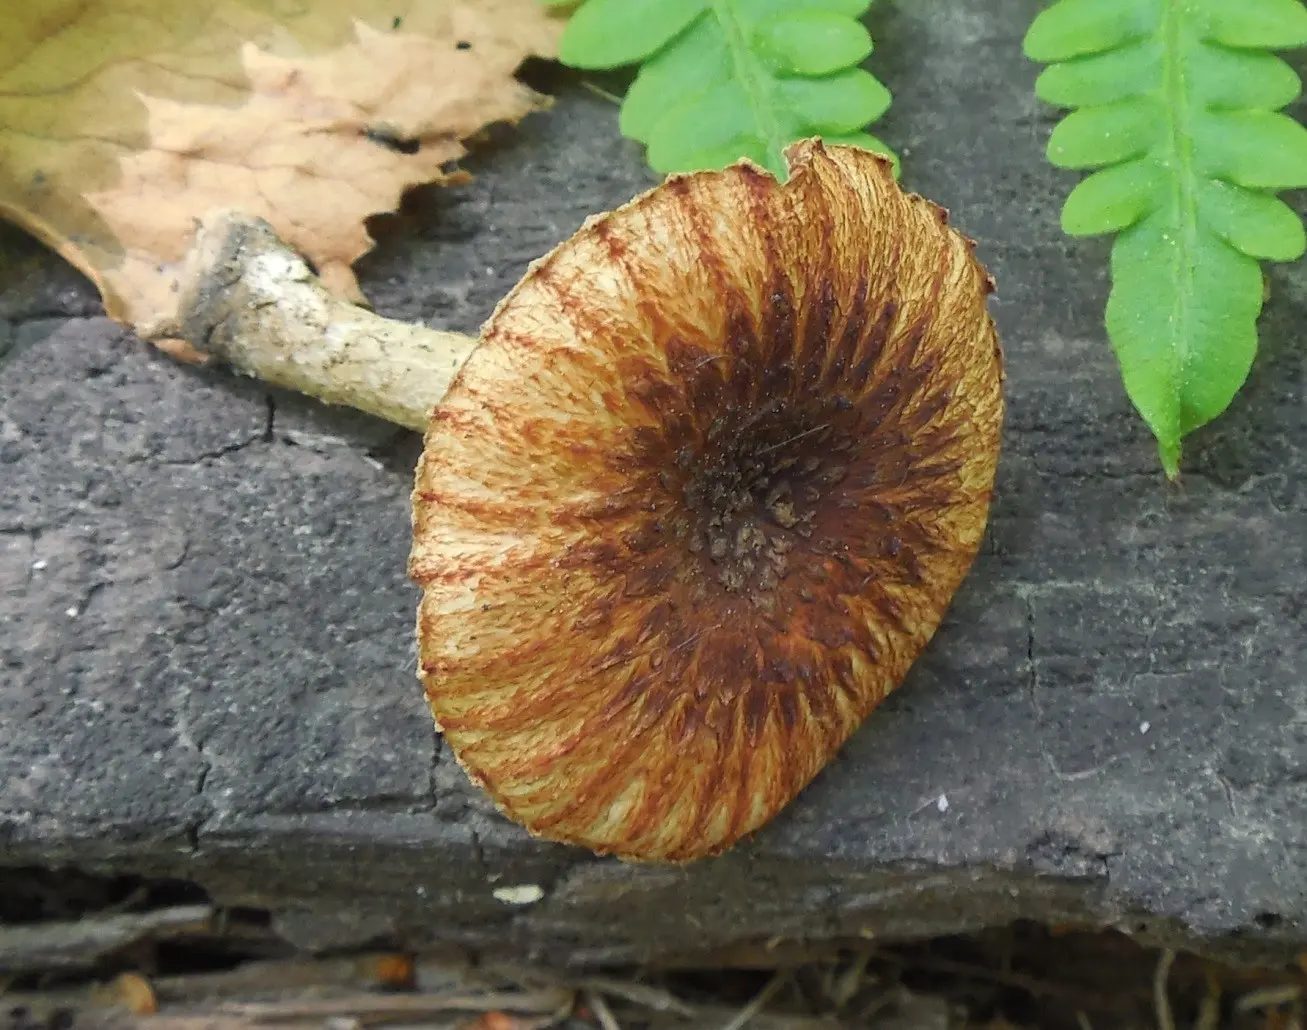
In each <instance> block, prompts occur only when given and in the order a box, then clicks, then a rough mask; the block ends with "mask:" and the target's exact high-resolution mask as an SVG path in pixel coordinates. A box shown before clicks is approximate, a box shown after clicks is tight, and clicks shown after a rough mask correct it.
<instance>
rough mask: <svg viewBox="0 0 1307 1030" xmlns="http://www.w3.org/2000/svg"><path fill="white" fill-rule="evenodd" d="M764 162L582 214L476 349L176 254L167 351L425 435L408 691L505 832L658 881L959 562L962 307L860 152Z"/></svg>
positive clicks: (726, 829) (786, 772)
mask: <svg viewBox="0 0 1307 1030" xmlns="http://www.w3.org/2000/svg"><path fill="white" fill-rule="evenodd" d="M786 157H787V160H788V162H789V165H790V174H789V177H788V178H787V179H786V181H785V182H784V183H781V182H778V181H777V180H776V179H775V178H773V177H772V176H770V175H769V174H768V173H767V172H765V171H763V170H761V169H760V168H758V167H757V166H755V165H754V164H752V163H750V162H748V161H741V162H739V163H737V164H735V165H732V166H730V167H728V168H726V169H725V170H723V171H711V172H697V173H693V174H684V175H673V176H671V177H669V178H668V179H667V180H666V181H665V182H663V183H662V184H661V185H659V186H657V187H656V188H654V189H652V190H650V191H649V192H647V193H644V194H642V195H641V196H639V197H637V198H635V199H634V200H632V201H631V202H630V203H628V204H626V205H624V206H622V207H620V208H618V209H617V210H614V211H612V212H609V213H606V214H603V215H599V216H596V217H594V218H591V219H590V220H588V221H587V222H586V223H585V224H584V225H583V226H582V227H581V229H580V230H579V231H578V232H577V233H576V234H575V235H574V236H572V237H571V238H570V239H569V240H567V241H566V242H564V243H562V244H561V245H560V246H558V247H557V248H556V249H554V250H553V251H552V252H551V253H549V254H548V255H546V256H545V257H543V258H541V259H540V260H538V261H536V262H535V263H533V264H532V265H531V266H530V268H529V269H528V271H527V272H526V274H525V276H524V277H523V279H522V280H521V281H520V282H519V283H518V284H517V286H516V287H514V288H513V290H512V291H510V293H509V294H508V295H507V296H506V297H505V298H504V299H503V300H502V301H501V302H500V304H499V305H498V307H497V308H496V309H495V311H494V313H493V314H492V315H491V317H490V318H489V320H488V321H487V322H486V324H485V325H484V327H483V329H482V331H481V334H480V338H479V340H477V341H472V340H470V339H467V338H464V337H451V336H449V335H447V334H444V335H441V336H440V337H439V338H438V337H437V334H433V333H431V332H430V331H429V330H424V329H420V328H418V327H408V326H400V325H397V324H396V323H389V322H386V320H384V319H380V318H377V317H376V316H373V315H370V314H368V313H366V312H363V311H361V310H360V309H357V308H352V306H349V305H339V304H336V303H335V302H333V301H330V300H329V299H327V298H326V296H325V294H324V293H322V291H321V287H319V286H318V285H317V284H316V282H314V281H313V279H312V276H311V274H309V273H308V271H307V270H306V269H305V270H303V272H302V274H301V273H300V272H298V271H295V270H294V269H291V270H290V274H289V278H290V279H291V280H292V281H293V282H292V286H293V288H294V289H300V290H301V293H302V294H303V295H302V296H299V295H295V296H292V297H291V300H290V302H289V303H287V302H286V300H285V292H284V289H282V288H281V287H279V289H281V290H282V292H281V294H280V295H279V296H280V297H281V299H280V300H278V301H277V303H275V304H274V303H271V302H269V301H267V300H266V298H265V299H264V301H263V302H262V303H260V302H259V294H258V291H259V290H260V289H266V288H267V286H268V284H269V283H270V282H272V281H273V280H277V279H280V280H286V279H287V277H288V268H289V267H290V266H289V265H288V262H293V261H296V260H298V259H294V258H293V257H291V256H289V255H287V253H286V252H285V250H284V248H282V249H278V248H277V247H276V246H275V243H276V241H275V239H274V240H272V241H271V243H270V244H269V242H268V241H267V240H266V239H265V240H263V241H262V243H260V241H259V240H258V239H256V238H255V236H252V235H251V232H250V231H245V232H244V233H233V232H231V225H230V224H228V225H227V227H226V229H225V230H224V231H223V232H216V231H215V232H214V233H212V234H211V236H210V243H209V244H207V245H206V244H205V243H204V241H203V239H202V240H201V246H200V247H198V248H197V253H200V252H202V251H204V250H205V247H206V246H207V248H208V249H207V256H204V255H203V254H202V255H201V259H200V261H199V264H198V265H197V268H205V267H208V268H212V267H214V266H215V263H216V266H217V267H218V268H220V269H221V268H227V269H228V273H227V274H226V275H225V276H224V275H219V276H217V277H216V278H215V277H214V276H213V275H208V276H200V278H199V279H198V280H195V282H200V281H201V280H202V281H203V282H207V283H210V284H212V283H214V282H218V283H219V284H220V287H221V288H219V289H215V288H212V286H210V287H204V286H203V285H198V286H195V285H193V287H192V288H191V293H190V296H189V297H188V300H187V303H185V304H183V308H184V309H187V310H188V312H189V313H188V317H187V324H186V327H185V330H186V333H185V334H186V336H187V338H188V339H189V340H190V342H191V343H192V344H194V345H195V346H196V347H198V348H199V349H201V350H204V351H207V352H209V353H214V354H217V355H219V356H221V357H223V358H224V359H226V360H228V361H232V362H234V363H236V364H237V365H238V366H241V367H244V368H245V369H246V370H248V371H251V372H253V373H254V374H258V375H261V376H263V377H264V378H268V379H272V380H274V381H279V382H283V383H285V384H286V385H291V386H294V387H295V388H297V389H301V390H303V391H304V392H308V393H313V394H315V395H317V396H320V397H323V398H324V399H328V400H332V401H338V402H344V403H350V404H353V405H355V406H356V407H361V408H363V409H365V410H370V411H373V412H376V413H378V414H382V415H383V416H385V417H387V418H391V419H393V420H395V421H398V422H400V423H401V424H406V425H411V426H418V427H421V428H422V429H423V430H424V431H425V439H424V451H423V454H422V457H421V459H420V461H419V464H418V468H417V472H416V478H415V484H414V489H413V494H412V519H413V540H412V550H411V554H410V558H409V562H408V571H409V574H410V576H411V577H412V579H413V580H414V581H415V582H416V583H417V584H418V585H419V586H420V587H421V591H422V596H421V601H420V603H419V610H418V618H417V635H418V650H419V677H420V679H421V682H422V684H423V687H424V689H425V692H426V697H427V700H428V702H429V704H430V708H431V711H432V714H433V716H434V718H435V720H436V723H437V726H438V727H439V729H440V730H441V731H442V732H443V734H444V737H445V740H446V742H447V743H448V744H449V746H450V747H451V748H452V750H453V752H454V754H455V755H456V756H457V758H458V761H459V762H460V763H461V765H462V767H463V768H464V769H465V770H466V772H467V774H468V776H469V777H470V778H471V780H472V781H473V782H475V783H476V784H478V785H480V786H481V787H482V788H484V789H485V790H486V791H487V792H488V793H489V795H490V796H491V797H492V798H493V799H494V801H495V803H496V804H497V806H498V807H499V808H500V810H501V811H502V812H504V813H505V814H506V815H507V816H509V817H510V818H512V819H514V820H516V821H517V822H519V823H520V824H522V825H523V826H525V827H526V829H527V830H528V831H530V832H531V833H532V834H534V835H537V836H539V837H542V838H546V839H550V840H555V841H561V842H567V843H572V844H577V845H582V846H584V847H587V848H589V849H591V850H593V851H594V852H597V853H599V854H612V855H617V856H620V857H622V858H625V859H629V860H645V861H667V862H685V861H690V860H693V859H698V858H701V857H705V856H710V855H714V854H717V853H719V852H721V851H723V850H725V849H727V848H729V847H730V846H731V845H732V844H734V843H735V842H737V841H739V840H740V839H741V838H742V837H745V836H746V835H748V834H750V833H752V832H753V831H755V830H757V829H758V828H760V827H761V826H763V825H764V824H766V823H767V822H768V821H769V820H771V819H772V818H773V817H774V816H775V815H776V814H777V813H778V812H779V811H780V810H781V809H782V808H784V807H785V806H786V805H787V804H788V803H789V802H790V801H791V800H792V799H793V798H794V797H795V796H796V795H797V794H798V793H799V792H800V791H801V790H802V789H803V788H804V787H805V786H806V785H807V784H808V783H809V782H810V781H811V780H812V779H813V777H814V776H815V775H816V774H817V773H818V772H819V771H820V770H821V769H822V767H823V766H824V765H825V764H826V763H827V762H829V761H830V759H831V758H832V757H833V756H834V755H835V754H836V752H837V751H838V750H839V749H840V747H841V746H842V745H843V744H844V743H845V741H847V740H848V738H849V736H850V735H851V734H852V733H853V732H854V730H855V729H857V728H858V727H859V725H861V724H862V722H863V721H864V720H865V719H866V717H867V715H868V714H869V713H870V712H871V711H872V709H874V708H875V707H876V706H877V705H878V704H880V702H881V701H883V700H884V699H885V697H886V696H887V695H888V694H889V693H890V692H891V691H893V690H894V689H895V688H896V687H897V686H898V685H899V684H900V682H901V681H902V680H903V678H904V676H905V674H906V673H907V671H908V669H909V667H910V666H911V665H912V664H913V662H914V661H915V660H916V658H917V657H918V655H919V654H920V653H921V651H922V649H923V648H924V647H925V646H926V644H927V643H928V641H929V640H930V639H931V637H932V635H933V634H934V632H935V629H936V627H937V626H938V624H939V622H940V619H941V618H942V616H943V614H944V612H945V610H946V608H947V606H948V605H949V602H950V600H951V598H952V596H953V594H954V592H955V590H956V588H957V587H958V585H959V584H960V582H961V581H962V579H963V578H964V576H965V575H966V573H967V571H968V569H969V568H970V566H971V564H972V561H973V559H974V557H975V555H976V552H977V549H978V547H979V545H980V541H981V537H982V535H983V532H984V527H985V523H986V518H987V513H988V507H989V502H990V497H991V492H992V487H993V481H994V476H995V468H996V464H997V459H998V452H999V438H1000V429H1001V423H1002V419H1003V398H1002V360H1001V354H1000V348H999V343H998V339H997V335H996V332H995V328H994V325H993V322H992V320H991V318H990V316H989V314H988V312H987V310H986V297H987V295H988V294H989V293H990V292H991V291H992V289H993V281H992V279H990V277H989V276H988V275H987V274H986V272H985V270H984V269H983V268H982V267H981V265H980V264H979V262H978V261H977V260H976V258H975V256H974V253H973V251H974V244H973V243H972V241H970V240H968V239H967V238H966V237H964V236H962V235H960V234H959V233H958V232H956V231H955V230H953V229H952V228H950V227H949V226H948V224H947V215H946V213H945V212H944V211H943V210H942V209H941V208H939V207H937V206H935V205H934V204H932V203H930V202H929V201H927V200H925V199H923V198H921V197H918V196H916V195H912V194H907V193H905V192H903V191H902V190H901V189H900V188H899V186H898V184H897V183H896V182H895V180H894V177H893V175H892V173H891V171H890V165H889V163H888V162H887V161H885V160H884V159H883V158H881V157H879V156H877V155H874V154H871V153H869V152H866V151H863V150H859V149H857V148H853V147H845V146H823V145H822V143H821V142H820V141H818V140H805V141H802V142H800V143H797V144H795V145H793V146H792V147H791V148H790V149H789V150H788V152H787V154H786ZM255 235H257V234H255ZM265 244H266V245H267V246H268V247H269V248H270V249H265V250H264V251H260V249H259V248H260V246H263V245H265ZM242 247H243V248H244V252H243V253H241V248H242ZM278 255H279V256H278ZM278 261H280V263H281V264H280V265H277V262H278ZM274 266H275V267H274ZM300 267H301V268H302V263H300ZM233 270H235V271H233ZM260 277H262V279H261V278H260ZM261 284H262V285H261ZM284 286H285V283H284V282H283V283H282V287H284ZM314 291H316V292H314ZM292 293H293V290H292ZM224 297H225V300H224V299H223V298H224ZM250 304H253V305H254V306H253V307H249V306H248V305H250ZM260 319H263V320H264V321H265V322H266V321H267V320H269V319H273V320H278V319H280V320H289V321H290V322H291V323H293V325H292V327H291V328H286V327H284V326H283V327H282V328H281V329H280V330H279V332H280V333H281V335H282V336H283V337H284V338H286V339H288V340H289V344H290V345H289V347H288V348H287V349H286V350H285V353H283V354H282V355H281V356H275V355H273V356H269V355H268V354H267V353H265V351H264V349H263V347H262V345H260V346H254V347H252V348H250V347H246V348H245V350H244V351H242V350H241V346H243V345H239V346H238V343H239V341H242V340H243V341H246V342H248V341H258V340H259V339H260V338H261V337H263V336H266V333H258V332H254V331H252V328H257V326H252V323H255V322H258V320H260ZM242 321H243V322H244V323H247V324H242ZM265 328H266V327H265ZM301 330H302V331H301ZM297 336H298V342H297V339H296V337H297ZM360 339H361V340H362V353H363V354H364V358H363V359H358V358H355V357H351V356H342V354H343V351H342V350H341V348H342V347H343V346H344V344H345V342H346V341H351V342H352V343H353V344H354V345H356V350H355V353H357V352H358V351H357V345H358V343H359V341H360ZM415 344H416V345H415ZM250 350H253V351H255V352H257V353H255V354H254V355H253V356H252V355H251V354H250V353H249V351H250ZM400 358H402V360H398V361H397V359H400ZM327 368H330V369H332V370H333V371H334V372H339V371H340V370H341V369H345V370H348V372H349V376H348V378H349V380H350V381H349V383H348V388H347V389H344V390H342V389H340V388H339V387H338V386H337V387H332V386H325V385H324V384H323V382H321V381H319V380H321V379H322V378H323V377H322V370H323V369H327ZM279 377H280V378H279Z"/></svg>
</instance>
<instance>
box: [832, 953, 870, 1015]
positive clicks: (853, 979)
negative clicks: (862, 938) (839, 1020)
mask: <svg viewBox="0 0 1307 1030" xmlns="http://www.w3.org/2000/svg"><path fill="white" fill-rule="evenodd" d="M874 953H875V949H874V948H863V949H862V950H861V951H859V952H858V953H857V954H856V955H855V956H854V957H853V961H852V962H851V963H849V968H848V969H846V970H844V972H843V973H841V974H840V976H839V978H838V979H837V980H836V981H835V983H834V984H832V985H831V990H830V1000H831V1003H832V1004H833V1005H834V1006H835V1007H836V1008H837V1009H842V1008H844V1006H845V1005H847V1004H848V1003H849V1002H850V1001H852V1000H853V998H854V996H855V995H856V994H857V993H858V991H859V990H861V989H862V981H863V979H864V978H865V977H866V975H867V963H868V962H870V961H871V956H872V955H873V954H874Z"/></svg>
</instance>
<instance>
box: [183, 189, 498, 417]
mask: <svg viewBox="0 0 1307 1030" xmlns="http://www.w3.org/2000/svg"><path fill="white" fill-rule="evenodd" d="M178 310H179V315H178V323H177V324H176V325H174V326H173V327H172V328H173V329H175V330H177V332H178V335H180V336H181V337H182V338H183V339H185V340H186V341H187V342H188V343H190V345H191V346H192V347H194V348H195V349H196V350H197V351H199V352H200V353H201V354H203V355H204V356H206V357H208V358H211V359H214V360H217V361H221V362H223V363H224V364H227V365H229V366H231V367H232V368H233V369H235V370H237V371H239V372H243V373H245V374H246V375H250V376H254V377H256V378H258V379H261V380H263V381H265V382H268V383H272V384H274V385H277V386H283V387H286V388H288V389H291V390H296V391H298V392H300V393H303V394H307V395H308V396H310V397H316V398H317V399H318V400H321V401H324V402H326V403H328V404H342V405H347V406H349V407H352V408H357V409H358V410H360V411H365V412H367V413H368V414H371V415H376V416H377V417H379V418H383V419H386V420H387V421H390V422H394V423H396V424H398V425H401V426H405V427H407V428H409V429H414V430H417V431H418V432H422V431H423V430H425V429H426V427H427V421H428V419H429V417H430V415H431V412H432V410H433V409H434V408H435V407H436V405H437V404H439V403H440V401H441V399H442V398H443V397H444V396H445V392H446V390H448V389H449V385H450V383H451V382H452V381H453V379H454V376H455V375H457V373H458V371H459V369H460V368H462V367H463V362H464V361H466V360H467V357H468V355H470V354H471V353H472V351H473V350H475V349H476V346H477V340H476V339H475V338H473V337H470V336H464V335H463V334H461V333H449V332H441V331H440V330H436V329H428V328H427V327H426V326H422V325H412V324H409V323H407V322H397V321H393V320H391V319H387V318H382V317H381V316H379V315H375V314H373V313H372V312H370V311H367V310H365V309H363V308H361V307H358V306H357V305H355V304H350V303H349V302H347V301H343V300H340V299H339V298H337V297H334V296H332V295H331V294H330V293H329V292H328V291H327V289H326V287H325V286H323V284H322V283H321V281H319V279H318V277H317V276H316V275H314V274H313V272H312V270H310V268H309V266H308V264H307V263H306V262H305V261H304V259H303V258H301V257H300V256H299V255H298V254H296V253H295V252H294V251H292V250H291V249H290V248H289V247H288V246H287V245H286V244H285V243H283V242H282V241H281V240H280V239H279V238H278V237H277V234H276V233H275V232H274V231H273V229H272V227H271V226H270V225H269V224H268V223H267V222H265V221H263V220H262V219H259V218H251V217H250V216H248V215H245V214H242V213H241V212H239V211H229V210H224V211H215V212H213V213H211V214H210V215H208V216H207V217H206V218H204V219H203V220H202V221H201V223H200V225H199V228H198V230H197V232H196V238H195V241H194V243H193V244H192V245H191V249H190V252H189V253H188V255H187V258H186V262H185V266H184V268H183V271H182V273H181V282H180V303H179V306H178Z"/></svg>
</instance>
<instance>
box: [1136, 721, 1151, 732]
mask: <svg viewBox="0 0 1307 1030" xmlns="http://www.w3.org/2000/svg"><path fill="white" fill-rule="evenodd" d="M1152 728H1153V724H1152V723H1151V722H1141V723H1140V724H1139V732H1140V733H1147V732H1148V731H1149V730H1151V729H1152Z"/></svg>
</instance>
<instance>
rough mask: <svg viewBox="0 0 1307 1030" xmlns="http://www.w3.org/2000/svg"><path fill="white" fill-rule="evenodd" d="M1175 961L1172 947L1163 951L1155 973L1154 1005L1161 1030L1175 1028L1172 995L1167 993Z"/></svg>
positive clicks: (1172, 1029)
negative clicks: (1172, 1013)
mask: <svg viewBox="0 0 1307 1030" xmlns="http://www.w3.org/2000/svg"><path fill="white" fill-rule="evenodd" d="M1174 963H1175V952H1174V951H1173V950H1172V949H1171V948H1166V949H1164V950H1163V951H1162V954H1161V957H1160V958H1158V960H1157V969H1156V970H1155V971H1154V973H1153V1005H1154V1007H1155V1008H1156V1010H1157V1025H1158V1027H1159V1030H1175V1019H1174V1017H1173V1016H1172V1015H1171V997H1170V995H1169V994H1168V993H1167V982H1168V981H1169V980H1170V979H1171V966H1172V965H1173V964H1174Z"/></svg>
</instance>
